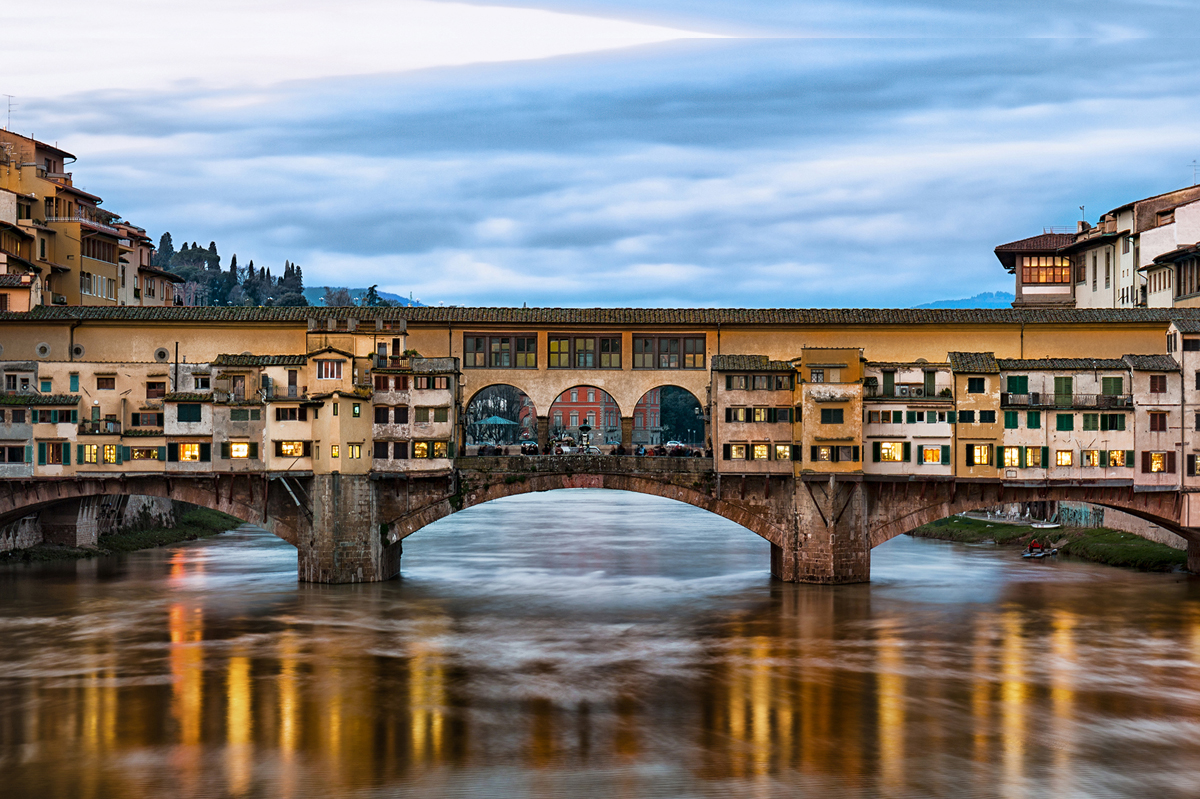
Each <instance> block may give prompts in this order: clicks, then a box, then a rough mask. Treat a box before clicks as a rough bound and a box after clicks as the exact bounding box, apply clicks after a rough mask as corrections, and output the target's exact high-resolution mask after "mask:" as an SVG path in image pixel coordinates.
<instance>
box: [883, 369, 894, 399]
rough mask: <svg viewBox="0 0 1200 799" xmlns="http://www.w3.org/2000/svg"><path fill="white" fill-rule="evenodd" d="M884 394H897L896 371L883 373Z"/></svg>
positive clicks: (886, 395)
mask: <svg viewBox="0 0 1200 799" xmlns="http://www.w3.org/2000/svg"><path fill="white" fill-rule="evenodd" d="M883 396H885V397H894V396H896V373H895V372H884V373H883Z"/></svg>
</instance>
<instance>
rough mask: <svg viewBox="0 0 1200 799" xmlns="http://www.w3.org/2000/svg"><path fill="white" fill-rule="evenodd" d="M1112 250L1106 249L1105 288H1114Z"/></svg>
mask: <svg viewBox="0 0 1200 799" xmlns="http://www.w3.org/2000/svg"><path fill="white" fill-rule="evenodd" d="M1111 276H1112V250H1105V251H1104V288H1106V289H1107V288H1112V280H1111Z"/></svg>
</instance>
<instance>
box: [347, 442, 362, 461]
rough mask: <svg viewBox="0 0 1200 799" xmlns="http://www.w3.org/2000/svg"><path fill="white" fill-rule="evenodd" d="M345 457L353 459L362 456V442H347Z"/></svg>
mask: <svg viewBox="0 0 1200 799" xmlns="http://www.w3.org/2000/svg"><path fill="white" fill-rule="evenodd" d="M346 457H347V458H349V459H350V460H355V461H356V460H359V459H360V458H362V444H347V445H346Z"/></svg>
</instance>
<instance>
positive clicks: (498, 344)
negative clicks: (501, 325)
mask: <svg viewBox="0 0 1200 799" xmlns="http://www.w3.org/2000/svg"><path fill="white" fill-rule="evenodd" d="M488 366H489V367H491V368H492V369H508V368H509V367H511V366H512V339H509V338H496V337H492V338H490V339H488Z"/></svg>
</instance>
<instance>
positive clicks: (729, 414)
mask: <svg viewBox="0 0 1200 799" xmlns="http://www.w3.org/2000/svg"><path fill="white" fill-rule="evenodd" d="M725 421H727V422H732V421H733V408H726V409H725Z"/></svg>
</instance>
